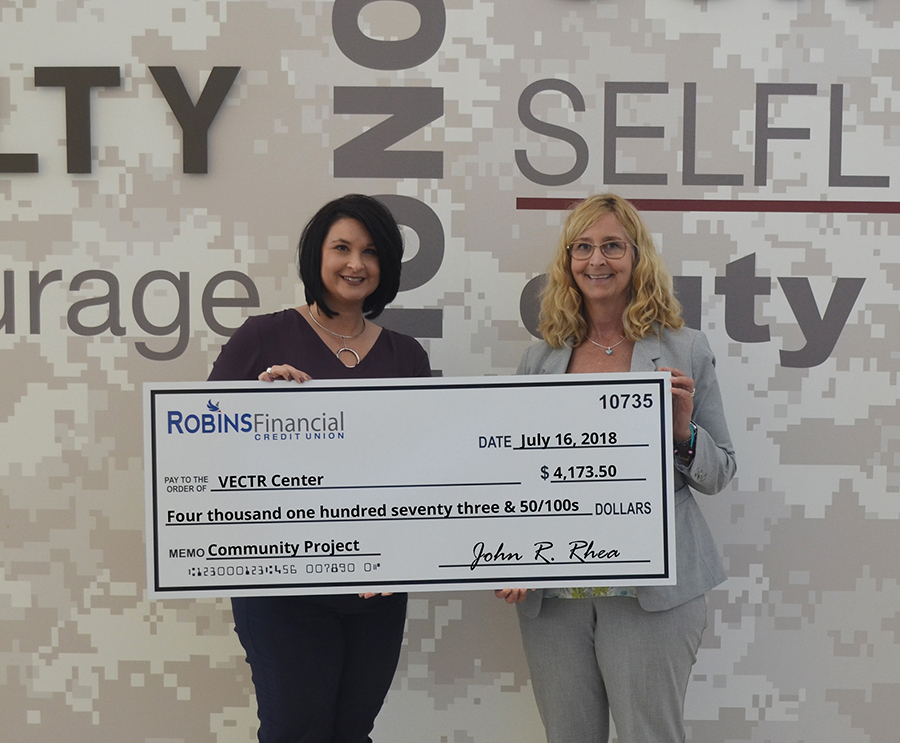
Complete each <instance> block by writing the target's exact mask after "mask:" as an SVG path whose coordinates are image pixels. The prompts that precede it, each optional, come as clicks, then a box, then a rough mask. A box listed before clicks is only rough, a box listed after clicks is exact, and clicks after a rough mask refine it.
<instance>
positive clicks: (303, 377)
mask: <svg viewBox="0 0 900 743" xmlns="http://www.w3.org/2000/svg"><path fill="white" fill-rule="evenodd" d="M257 379H259V381H260V382H274V381H275V380H276V379H285V380H287V381H288V382H290V381H291V380H294V381H295V382H297V383H299V384H303V382H308V381H309V380H310V379H312V377H311V376H309V374H307V373H306V372H305V371H300V370H299V369H295V368H294V367H293V366H291V365H290V364H275V365H274V366H270V367H269V368H268V369H266V370H265V371H264V372H263V373H262V374H260V375H259V376H258V377H257Z"/></svg>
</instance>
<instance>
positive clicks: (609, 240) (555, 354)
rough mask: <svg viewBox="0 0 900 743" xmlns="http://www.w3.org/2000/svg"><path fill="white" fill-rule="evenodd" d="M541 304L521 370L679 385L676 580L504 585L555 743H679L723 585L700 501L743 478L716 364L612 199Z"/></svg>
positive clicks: (571, 250) (598, 199)
mask: <svg viewBox="0 0 900 743" xmlns="http://www.w3.org/2000/svg"><path fill="white" fill-rule="evenodd" d="M548 273H549V280H548V283H547V287H546V289H545V290H544V292H543V295H542V301H541V321H540V331H541V335H542V336H543V338H544V340H543V342H540V343H538V344H536V345H534V346H532V347H531V348H529V349H528V350H527V351H526V353H525V355H524V357H523V358H522V363H521V364H520V365H519V373H520V374H563V373H568V374H577V373H587V372H593V373H596V372H629V371H631V372H646V371H667V372H669V373H670V374H671V376H672V419H673V441H674V442H675V456H674V465H675V472H674V479H673V483H674V487H675V541H676V548H675V549H676V562H677V580H678V582H677V584H676V585H673V586H637V587H625V588H620V587H617V588H608V587H602V586H594V587H583V588H548V589H543V590H537V591H526V590H524V589H517V588H509V589H504V590H501V591H497V592H496V593H497V596H498V597H500V598H503V599H505V600H506V601H507V602H508V603H517V604H518V609H519V611H518V613H519V625H520V628H521V631H522V642H523V645H524V647H525V654H526V657H527V659H528V665H529V668H530V670H531V676H532V683H533V686H534V693H535V698H536V700H537V704H538V710H539V711H540V714H541V719H542V720H543V722H544V727H545V729H546V732H547V740H548V742H549V743H605V742H606V741H607V740H608V738H609V727H610V723H609V719H610V715H612V719H613V720H614V721H615V726H616V732H617V734H618V737H619V741H620V743H663V742H665V743H682V742H683V741H684V739H685V731H684V697H685V692H686V690H687V683H688V679H689V677H690V672H691V667H692V666H693V664H694V661H695V660H696V657H697V650H698V648H699V647H700V640H701V637H702V635H703V630H704V629H705V627H706V598H705V594H706V591H708V590H710V589H711V588H713V587H714V586H716V585H718V584H719V583H721V582H722V581H724V580H725V577H726V576H725V571H724V568H723V566H722V560H721V558H720V556H719V553H718V550H717V548H716V546H715V543H714V541H713V538H712V534H711V533H710V530H709V527H708V526H707V524H706V521H705V519H704V518H703V514H702V513H701V512H700V508H699V506H698V505H697V502H696V500H695V499H694V492H695V491H696V492H699V493H703V494H707V495H712V494H715V493H718V492H720V491H721V490H723V489H724V488H725V486H726V485H728V483H729V482H730V481H731V478H732V477H733V476H734V473H735V468H736V464H735V458H734V449H733V447H732V444H731V438H730V436H729V434H728V427H727V425H726V423H725V414H724V410H723V407H722V398H721V394H720V392H719V385H718V381H717V380H716V372H715V359H714V357H713V353H712V350H711V349H710V346H709V343H708V342H707V340H706V337H705V336H704V335H703V333H701V332H699V331H696V330H691V329H690V328H687V327H685V326H684V321H683V320H682V319H681V314H680V313H681V307H680V305H679V303H678V301H677V300H676V299H675V295H674V293H673V291H672V279H671V277H670V275H669V273H668V271H667V270H666V267H665V265H664V263H663V261H662V258H661V257H660V256H659V254H658V253H657V251H656V247H655V246H654V244H653V239H652V238H651V236H650V233H649V231H648V230H647V228H646V226H645V225H644V222H643V220H642V219H641V216H640V214H639V213H638V212H637V210H636V209H635V208H634V206H632V205H631V204H630V203H629V202H627V201H625V200H624V199H622V198H621V197H619V196H616V195H615V194H603V195H598V196H593V197H591V198H589V199H586V200H585V201H583V202H581V203H580V204H579V205H578V206H577V207H575V209H574V210H573V211H572V212H571V213H570V214H569V217H568V219H567V220H566V223H565V226H564V228H563V233H562V235H561V236H560V239H559V241H558V243H557V246H556V251H555V253H554V256H553V259H552V261H551V264H550V268H549V271H548Z"/></svg>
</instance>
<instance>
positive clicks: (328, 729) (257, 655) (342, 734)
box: [231, 594, 406, 743]
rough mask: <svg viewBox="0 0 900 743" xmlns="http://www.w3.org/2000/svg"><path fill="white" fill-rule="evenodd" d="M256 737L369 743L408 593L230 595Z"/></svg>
mask: <svg viewBox="0 0 900 743" xmlns="http://www.w3.org/2000/svg"><path fill="white" fill-rule="evenodd" d="M231 606H232V609H233V610H234V623H235V630H236V632H237V634H238V637H239V638H240V641H241V644H242V645H243V646H244V650H245V651H246V653H247V662H248V663H249V664H250V669H251V671H252V672H253V685H254V686H255V687H256V701H257V705H258V708H259V712H258V714H259V741H260V743H370V741H371V739H370V738H369V733H370V732H371V731H372V727H373V726H374V724H375V716H376V715H377V714H378V711H379V710H380V709H381V705H382V704H383V703H384V698H385V696H387V692H388V689H389V688H390V685H391V680H392V679H393V676H394V671H396V669H397V661H398V660H399V657H400V646H401V644H402V642H403V628H404V623H405V621H406V594H394V595H393V596H375V597H373V598H370V599H362V598H359V597H358V596H356V595H341V596H266V597H251V598H244V597H241V598H233V599H232V600H231Z"/></svg>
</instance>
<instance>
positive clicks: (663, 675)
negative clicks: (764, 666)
mask: <svg viewBox="0 0 900 743" xmlns="http://www.w3.org/2000/svg"><path fill="white" fill-rule="evenodd" d="M519 625H520V627H521V629H522V643H523V645H524V647H525V656H526V658H527V659H528V666H529V668H530V670H531V680H532V684H533V686H534V695H535V699H536V701H537V706H538V711H539V712H540V714H541V719H542V720H543V722H544V727H545V728H546V731H547V741H548V743H607V741H608V740H609V715H610V713H612V718H613V720H614V721H615V724H616V733H617V734H618V738H619V741H620V743H683V741H684V739H685V732H684V695H685V692H686V690H687V684H688V680H689V679H690V675H691V667H692V666H693V665H694V661H695V660H696V659H697V649H698V648H699V647H700V639H701V637H702V635H703V630H704V629H705V628H706V597H705V596H699V597H698V598H696V599H693V600H692V601H688V602H687V603H685V604H682V605H681V606H676V607H675V608H674V609H669V610H668V611H658V612H648V611H644V610H643V609H642V608H641V607H640V604H638V601H637V599H634V598H627V597H620V596H615V597H613V596H604V597H599V598H588V599H561V598H544V600H543V602H542V603H541V610H540V613H539V614H538V615H537V616H536V617H534V618H529V617H526V616H523V615H522V614H521V613H519Z"/></svg>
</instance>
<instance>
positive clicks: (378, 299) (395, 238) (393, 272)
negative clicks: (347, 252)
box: [297, 193, 403, 319]
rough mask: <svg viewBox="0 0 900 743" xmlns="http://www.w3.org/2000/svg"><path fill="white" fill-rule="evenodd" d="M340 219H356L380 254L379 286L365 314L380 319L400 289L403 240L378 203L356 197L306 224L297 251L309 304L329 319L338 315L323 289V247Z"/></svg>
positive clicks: (332, 205)
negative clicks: (329, 232)
mask: <svg viewBox="0 0 900 743" xmlns="http://www.w3.org/2000/svg"><path fill="white" fill-rule="evenodd" d="M341 219H355V220H356V221H357V222H359V223H360V224H362V226H363V227H365V228H366V231H367V232H368V233H369V235H370V236H371V237H372V242H373V243H374V244H375V250H376V251H377V252H378V266H379V268H380V271H381V276H380V279H379V282H378V286H377V287H376V288H375V291H373V292H372V293H371V294H370V295H369V296H368V297H366V299H365V301H364V302H363V314H364V315H365V316H366V317H368V318H369V319H372V318H375V317H378V315H380V314H381V312H382V310H383V309H384V308H385V307H386V306H387V305H388V304H389V303H390V302H391V301H393V299H394V297H396V296H397V292H398V291H399V289H400V264H401V263H402V261H403V236H402V235H401V234H400V228H399V227H398V226H397V220H396V219H394V215H393V214H391V212H390V210H389V209H388V208H387V207H386V206H385V205H384V204H382V203H381V202H380V201H378V199H374V198H372V197H371V196H364V195H363V194H358V193H353V194H347V195H346V196H341V197H340V198H339V199H335V200H334V201H329V202H328V203H327V204H325V206H323V207H322V208H321V209H319V211H317V212H316V214H315V216H313V218H312V219H310V220H309V222H307V224H306V227H304V228H303V234H302V235H301V236H300V244H299V246H298V248H297V264H298V266H299V269H300V280H301V281H302V282H303V290H304V293H305V295H306V303H307V304H312V303H313V302H315V304H316V307H318V308H319V309H320V310H321V311H322V312H324V313H325V314H326V315H327V316H328V317H334V316H335V315H336V314H337V313H336V312H335V311H334V310H332V309H331V308H330V307H329V306H328V305H327V304H326V302H325V299H324V287H323V286H322V244H323V243H324V242H325V237H326V236H327V235H328V230H330V229H331V226H332V225H333V224H334V223H335V222H337V221H338V220H341Z"/></svg>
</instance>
